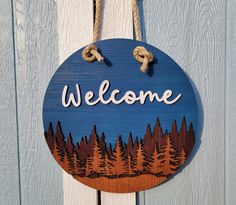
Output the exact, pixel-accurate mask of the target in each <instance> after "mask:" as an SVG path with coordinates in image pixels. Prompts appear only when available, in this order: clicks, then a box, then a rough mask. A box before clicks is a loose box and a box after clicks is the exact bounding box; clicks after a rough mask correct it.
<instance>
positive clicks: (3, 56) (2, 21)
mask: <svg viewBox="0 0 236 205" xmlns="http://www.w3.org/2000/svg"><path fill="white" fill-rule="evenodd" d="M0 5H1V6H0V14H1V18H0V28H1V32H0V48H1V52H0V62H1V64H0V88H1V91H0V94H1V100H0V139H1V152H0V159H1V160H0V204H20V186H19V169H18V150H17V149H18V146H17V123H16V122H17V121H16V116H17V115H16V98H15V97H16V94H15V70H14V69H15V65H14V42H13V27H12V18H13V16H12V4H11V1H10V0H8V1H6V0H1V1H0Z"/></svg>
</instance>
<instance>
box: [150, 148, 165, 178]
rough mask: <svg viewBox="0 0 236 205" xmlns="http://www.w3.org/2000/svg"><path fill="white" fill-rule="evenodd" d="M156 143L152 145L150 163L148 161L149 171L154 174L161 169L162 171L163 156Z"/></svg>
mask: <svg viewBox="0 0 236 205" xmlns="http://www.w3.org/2000/svg"><path fill="white" fill-rule="evenodd" d="M157 147H158V145H157V143H156V145H155V146H154V151H153V153H152V155H151V157H150V158H151V163H150V168H149V171H150V172H151V173H152V174H154V175H156V174H159V173H160V172H161V171H162V169H161V168H162V163H163V160H162V159H161V158H162V157H163V155H162V154H161V153H160V152H158V148H157Z"/></svg>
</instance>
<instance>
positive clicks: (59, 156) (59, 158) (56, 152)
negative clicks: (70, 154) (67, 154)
mask: <svg viewBox="0 0 236 205" xmlns="http://www.w3.org/2000/svg"><path fill="white" fill-rule="evenodd" d="M52 154H53V157H54V159H55V160H56V161H57V162H58V163H59V165H60V166H62V167H64V155H62V151H61V148H60V146H59V143H58V141H57V138H55V140H54V146H53V150H52Z"/></svg>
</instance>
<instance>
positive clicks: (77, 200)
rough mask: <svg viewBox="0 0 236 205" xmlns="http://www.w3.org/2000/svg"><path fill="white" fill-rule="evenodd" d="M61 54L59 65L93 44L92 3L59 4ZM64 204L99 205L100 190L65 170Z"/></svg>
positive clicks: (69, 2)
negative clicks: (79, 50)
mask: <svg viewBox="0 0 236 205" xmlns="http://www.w3.org/2000/svg"><path fill="white" fill-rule="evenodd" d="M57 13H58V26H57V29H58V45H59V46H58V53H59V62H60V64H61V63H62V62H63V61H64V60H65V59H66V58H68V57H69V56H70V55H71V54H72V53H74V52H75V51H76V50H78V49H79V48H81V47H83V46H85V45H87V44H89V43H91V41H92V34H93V1H92V0H89V1H88V0H80V1H77V0H72V1H66V0H63V1H57ZM63 195H64V205H70V204H71V205H72V204H87V205H93V204H97V191H96V190H95V189H92V188H89V187H87V186H85V185H83V184H81V183H79V182H78V181H76V180H75V179H73V178H72V177H71V176H70V175H68V174H67V173H66V172H64V171H63Z"/></svg>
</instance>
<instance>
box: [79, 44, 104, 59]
mask: <svg viewBox="0 0 236 205" xmlns="http://www.w3.org/2000/svg"><path fill="white" fill-rule="evenodd" d="M82 56H83V59H84V60H85V61H87V62H90V63H91V62H93V61H95V60H97V61H98V62H103V60H104V58H103V56H102V55H101V54H100V53H99V52H98V49H97V47H96V46H95V45H94V44H90V45H88V46H86V47H85V48H84V50H83V52H82Z"/></svg>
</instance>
